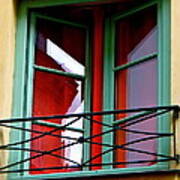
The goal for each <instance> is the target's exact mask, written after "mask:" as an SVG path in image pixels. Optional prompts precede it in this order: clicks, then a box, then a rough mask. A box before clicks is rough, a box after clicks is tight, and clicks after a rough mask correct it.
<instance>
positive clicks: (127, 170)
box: [11, 165, 164, 180]
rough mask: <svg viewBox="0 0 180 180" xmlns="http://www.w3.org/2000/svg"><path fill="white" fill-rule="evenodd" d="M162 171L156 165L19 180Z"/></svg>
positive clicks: (29, 179)
mask: <svg viewBox="0 0 180 180" xmlns="http://www.w3.org/2000/svg"><path fill="white" fill-rule="evenodd" d="M158 170H159V171H160V170H164V167H163V166H162V167H158V166H156V165H153V166H149V167H138V168H136V169H134V168H121V169H111V170H108V169H104V170H96V171H77V172H70V173H55V174H48V175H47V174H44V175H35V176H26V177H21V178H18V180H31V179H36V180H37V179H47V176H48V179H64V178H71V177H72V178H75V177H77V178H80V177H91V176H96V177H98V176H106V175H119V176H120V175H122V174H125V173H135V172H142V173H145V172H151V171H158ZM11 180H17V178H16V177H13V178H12V179H11Z"/></svg>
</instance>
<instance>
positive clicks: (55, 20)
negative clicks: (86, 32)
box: [35, 13, 87, 29]
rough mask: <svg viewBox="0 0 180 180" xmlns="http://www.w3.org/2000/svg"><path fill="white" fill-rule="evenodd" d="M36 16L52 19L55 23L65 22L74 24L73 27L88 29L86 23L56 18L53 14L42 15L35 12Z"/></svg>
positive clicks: (70, 24)
mask: <svg viewBox="0 0 180 180" xmlns="http://www.w3.org/2000/svg"><path fill="white" fill-rule="evenodd" d="M35 16H36V18H40V19H45V20H48V21H52V22H55V23H59V24H65V25H69V26H73V27H78V28H85V29H87V26H85V25H84V24H80V23H75V22H71V21H67V20H64V19H58V18H54V17H51V16H46V15H42V14H38V13H35Z"/></svg>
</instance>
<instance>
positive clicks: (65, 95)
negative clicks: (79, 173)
mask: <svg viewBox="0 0 180 180" xmlns="http://www.w3.org/2000/svg"><path fill="white" fill-rule="evenodd" d="M83 99H84V98H83V82H82V81H79V80H77V79H74V78H71V77H66V76H61V75H57V74H52V73H48V72H41V71H36V72H35V78H34V98H33V116H50V115H60V114H61V115H63V114H71V113H82V112H83V111H84V100H83ZM73 120H74V119H73V118H68V119H48V120H44V122H45V121H47V122H51V123H56V124H60V125H65V124H67V123H69V122H71V121H73ZM68 127H71V128H79V129H82V120H81V119H79V120H78V121H77V122H75V123H73V124H71V125H70V126H68ZM32 129H33V130H38V131H41V132H50V131H51V130H52V127H47V126H42V125H38V124H33V125H32ZM55 134H56V135H59V136H68V137H71V138H78V137H80V136H82V134H81V133H77V132H73V131H67V130H63V131H61V130H60V129H59V130H58V129H57V130H56V131H55ZM37 135H39V134H37ZM37 135H36V133H32V137H35V136H37ZM47 141H48V143H47ZM49 141H50V142H49ZM72 142H74V140H71V139H66V138H65V139H63V138H61V137H54V136H53V137H52V136H44V137H42V138H38V139H37V140H35V141H32V143H31V147H32V148H34V149H36V150H38V151H48V150H52V149H55V148H57V147H61V146H65V145H68V144H70V143H72ZM73 151H76V152H77V153H78V155H76V156H72V152H73ZM55 152H56V153H58V155H60V156H62V157H65V158H69V159H71V160H74V161H76V162H78V163H79V162H80V161H81V160H82V146H81V145H77V144H76V145H73V146H70V147H68V148H65V149H62V150H59V151H55ZM56 153H55V154H56ZM34 155H37V153H34V152H33V153H31V157H32V156H34ZM30 165H31V168H35V167H36V168H37V167H38V168H44V167H45V168H46V167H57V166H58V167H60V166H72V165H73V166H74V164H72V162H70V161H68V160H64V159H63V158H58V157H52V156H49V155H44V156H43V157H40V158H36V159H33V160H31V163H30ZM75 165H76V164H75ZM74 170H79V169H77V168H73V169H71V168H70V169H69V168H67V169H61V170H57V169H56V170H53V171H51V170H47V171H35V172H32V173H35V174H42V173H53V172H62V171H74Z"/></svg>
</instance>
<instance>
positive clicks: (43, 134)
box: [1, 117, 80, 149]
mask: <svg viewBox="0 0 180 180" xmlns="http://www.w3.org/2000/svg"><path fill="white" fill-rule="evenodd" d="M79 118H80V117H78V118H76V119H74V120H73V121H71V122H69V123H67V124H65V125H64V128H66V127H67V126H69V125H71V124H73V123H74V122H76V121H77V120H79ZM58 130H59V128H55V129H53V130H51V131H49V132H45V133H42V134H41V135H39V136H36V137H33V138H30V139H26V140H24V141H20V142H16V143H10V144H7V145H3V146H1V148H2V149H3V148H5V147H8V146H15V145H19V144H24V143H27V142H30V141H34V140H37V139H39V138H42V137H44V136H46V135H51V134H52V133H54V132H56V131H58Z"/></svg>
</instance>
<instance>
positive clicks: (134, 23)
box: [115, 7, 157, 66]
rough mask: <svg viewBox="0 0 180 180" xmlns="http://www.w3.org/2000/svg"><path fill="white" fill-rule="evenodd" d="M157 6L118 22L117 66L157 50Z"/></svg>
mask: <svg viewBox="0 0 180 180" xmlns="http://www.w3.org/2000/svg"><path fill="white" fill-rule="evenodd" d="M156 19H157V17H156V7H151V8H148V9H145V10H143V11H141V12H138V13H135V14H133V15H131V16H128V17H127V18H124V19H122V20H119V21H117V23H116V35H115V37H116V52H115V58H116V63H115V64H116V66H120V65H122V64H126V63H128V62H131V61H134V60H137V59H139V58H141V57H143V56H146V55H149V54H152V53H155V52H157V22H156Z"/></svg>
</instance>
